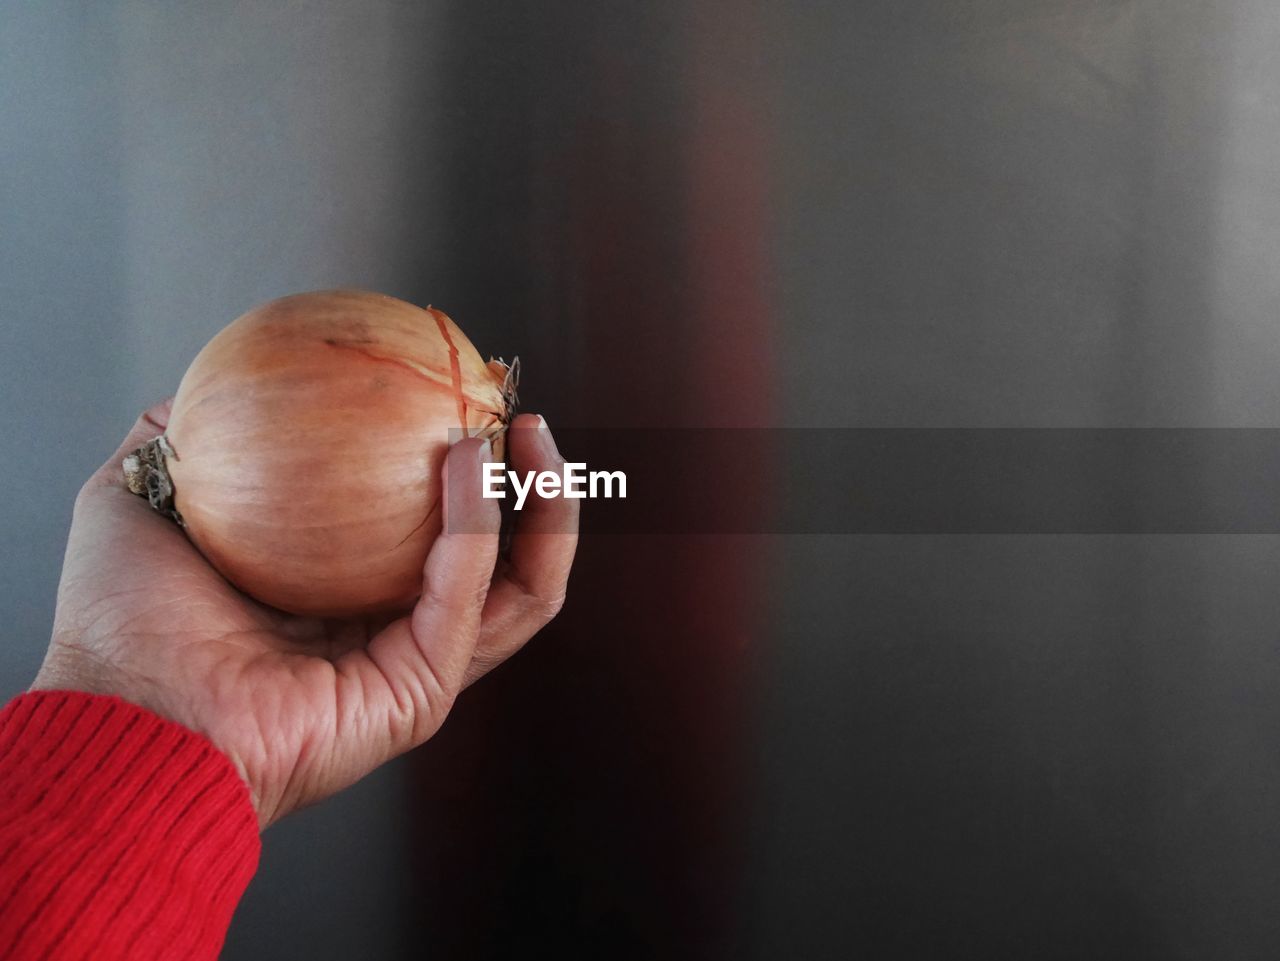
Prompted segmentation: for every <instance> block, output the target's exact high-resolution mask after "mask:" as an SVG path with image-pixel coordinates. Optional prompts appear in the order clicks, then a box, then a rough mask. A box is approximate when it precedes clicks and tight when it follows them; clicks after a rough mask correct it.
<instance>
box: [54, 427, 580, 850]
mask: <svg viewBox="0 0 1280 961" xmlns="http://www.w3.org/2000/svg"><path fill="white" fill-rule="evenodd" d="M162 428H163V421H162V420H159V421H158V422H157V420H156V419H154V418H153V426H151V428H150V430H149V436H154V435H155V434H156V433H159V432H160V430H161V429H162ZM526 433H527V432H526ZM141 435H148V430H147V428H146V426H143V427H142V428H141V430H135V432H134V434H131V435H130V438H129V440H127V441H126V445H125V446H124V447H122V452H123V451H124V450H126V449H128V448H129V445H130V444H133V445H134V446H136V443H140V442H141V441H139V440H138V436H141ZM143 439H146V436H143ZM513 447H516V448H523V453H524V454H525V455H526V457H527V458H528V459H529V460H532V461H539V460H545V459H546V458H547V456H548V455H547V453H546V452H545V451H543V452H541V454H539V452H538V451H536V450H535V449H534V447H533V445H532V442H531V441H529V440H525V441H520V440H518V439H515V442H514V443H513ZM552 450H554V449H553V448H552ZM118 456H119V455H118ZM451 456H452V455H451ZM471 456H472V458H473V460H474V461H475V464H476V473H477V475H478V470H479V466H478V465H479V461H478V459H476V458H475V455H474V453H473V454H472V455H471ZM517 456H518V455H517ZM117 461H118V457H117ZM113 466H116V465H113V463H111V462H109V463H108V465H107V466H106V467H104V468H103V470H102V471H100V472H99V474H98V475H95V478H94V479H93V480H91V481H90V483H89V484H88V485H86V487H85V489H84V490H83V491H82V492H81V497H80V499H79V501H78V502H77V507H76V516H75V521H74V523H73V525H72V532H71V537H70V541H69V543H68V547H67V556H66V560H65V563H64V567H63V578H62V584H61V586H60V588H59V598H58V610H57V616H56V618H55V623H54V637H53V644H52V645H51V648H50V654H49V657H48V658H47V659H46V663H45V667H44V668H43V669H42V671H41V676H40V677H39V678H38V679H37V686H41V687H64V686H71V687H78V688H81V689H89V690H94V691H96V692H99V693H119V694H122V696H125V697H126V698H127V699H129V700H133V701H134V702H136V703H139V704H141V705H142V706H144V707H147V708H150V709H151V710H153V711H155V712H156V713H158V714H161V715H162V716H165V717H168V718H170V719H172V720H175V721H177V722H178V723H180V724H183V725H185V726H187V727H189V728H192V729H193V730H197V731H200V732H202V733H204V734H205V735H206V736H208V737H209V738H210V740H211V741H213V743H214V744H215V745H217V746H218V747H219V748H220V749H222V750H223V751H224V752H225V753H226V754H227V755H228V756H229V757H230V758H231V760H232V761H233V763H234V764H235V765H236V766H237V768H238V769H239V770H240V772H241V774H242V776H243V777H244V778H245V780H246V782H247V783H248V785H249V786H250V790H251V792H252V794H253V799H254V803H255V806H256V808H257V810H258V812H259V817H260V820H261V821H262V823H263V824H264V825H265V824H268V823H270V822H272V821H274V820H276V819H277V818H278V817H280V816H281V815H282V814H284V813H287V812H288V811H290V810H293V809H296V808H297V807H299V806H302V805H305V804H307V803H310V802H312V801H315V800H318V799H320V798H322V797H324V796H326V795H328V794H330V793H332V792H333V791H336V790H338V789H340V788H342V787H344V786H346V785H348V784H350V783H351V782H353V781H355V780H357V779H358V778H360V777H361V776H363V775H364V774H365V773H367V772H368V771H370V770H371V769H373V768H374V767H376V766H377V765H378V764H380V763H382V762H383V761H385V760H387V759H388V758H390V757H392V756H394V755H395V754H398V753H400V752H402V751H404V750H406V749H407V748H408V747H411V746H413V745H415V744H418V743H421V742H422V741H423V740H425V739H426V738H428V737H430V736H431V735H432V734H433V733H435V731H436V730H437V729H438V728H439V726H440V724H441V723H442V722H443V720H444V717H445V715H446V714H447V713H448V710H449V708H450V706H451V704H452V700H453V697H454V696H456V694H457V693H458V691H459V690H460V689H461V688H462V687H463V686H465V685H466V684H467V683H468V682H469V681H470V680H472V679H474V678H475V677H476V676H478V675H479V674H481V673H483V672H484V670H485V669H487V668H488V667H489V666H492V664H495V663H497V662H499V661H501V660H502V659H504V658H505V657H506V656H507V655H509V654H510V653H511V652H512V651H514V650H515V649H517V648H518V647H519V646H520V645H521V644H522V643H523V641H524V640H525V639H526V638H527V636H528V635H530V634H532V633H533V632H534V631H535V630H536V629H537V627H538V626H540V624H541V623H543V622H545V620H546V619H547V618H548V617H549V616H550V614H552V613H554V609H555V608H556V607H557V606H558V599H559V597H560V596H561V595H562V593H563V580H564V575H566V574H567V567H568V562H569V559H571V557H572V552H573V535H572V534H571V533H570V531H571V529H572V526H573V525H572V520H573V519H572V517H569V516H567V515H563V511H565V510H571V509H572V507H571V502H564V501H560V502H558V505H559V506H556V507H553V505H552V504H551V502H544V503H543V504H542V505H541V507H542V509H543V511H544V512H545V513H544V514H543V516H542V517H541V523H539V518H538V516H537V514H536V512H535V514H534V515H533V522H532V523H530V524H527V525H526V528H527V529H526V530H525V531H524V532H523V542H522V543H518V544H517V545H516V547H515V551H514V552H513V558H512V563H513V564H514V565H516V566H518V567H521V568H522V569H521V570H520V571H519V572H518V574H519V576H512V577H502V576H499V577H497V578H495V579H494V581H493V583H492V585H491V586H490V587H489V589H488V591H487V592H485V591H483V590H481V591H476V590H475V589H474V582H475V581H476V580H477V579H478V578H482V579H483V581H487V580H488V578H489V577H490V574H491V573H492V571H493V570H494V566H495V560H496V523H497V522H496V507H495V506H494V505H493V502H489V503H488V504H481V503H478V502H474V501H473V502H465V499H464V502H465V503H464V506H463V508H462V509H466V507H467V506H470V507H471V508H474V509H476V510H479V511H485V512H491V513H486V514H485V516H484V518H482V519H481V520H482V521H483V523H481V525H480V526H479V527H477V526H475V525H474V524H468V525H467V527H468V529H473V530H487V531H489V533H487V534H469V535H449V536H447V537H442V538H441V540H440V541H438V542H437V547H436V548H433V550H432V557H431V558H430V559H429V560H428V565H427V572H426V584H425V591H426V594H427V598H425V599H424V600H423V601H421V602H419V604H418V605H417V607H415V609H414V610H413V611H411V612H407V613H405V614H404V615H402V616H399V617H392V616H382V617H370V618H354V619H347V620H334V619H321V618H313V617H296V616H293V615H289V614H285V613H283V612H281V611H278V610H275V609H273V608H269V607H266V606H264V605H262V604H259V603H257V602H255V601H253V600H252V599H251V598H249V597H247V596H246V595H244V594H242V593H240V592H239V591H237V590H236V589H235V588H233V587H232V586H231V585H230V584H228V583H227V582H226V581H225V580H223V578H222V577H221V576H220V575H219V574H218V573H217V572H216V571H215V570H213V568H211V567H210V566H209V565H208V563H207V562H206V561H205V560H204V558H203V557H202V556H201V555H200V553H199V552H198V551H197V550H196V549H195V548H194V547H193V546H192V544H191V542H190V541H189V540H188V539H187V537H186V535H185V534H184V533H183V532H182V531H181V530H180V529H179V528H178V527H177V526H176V525H174V524H172V523H171V522H169V521H167V520H165V519H164V518H162V517H160V516H159V515H157V514H155V513H154V512H152V511H151V509H150V508H149V507H148V506H147V505H146V503H145V502H144V501H142V500H141V499H139V498H136V497H134V496H133V495H131V494H129V493H128V492H127V491H126V490H125V489H124V487H123V486H122V485H121V484H120V483H119V481H118V477H119V474H118V473H116V474H115V475H114V477H113V476H112V474H111V470H112V468H113ZM454 476H458V475H457V474H455V475H454ZM476 486H477V487H478V484H477V485H476ZM456 500H457V499H456V498H455V501H456ZM477 500H478V499H477ZM451 509H452V508H451ZM553 510H557V511H559V512H560V514H561V516H555V517H552V516H551V512H552V511H553ZM539 528H541V530H540V529H539ZM517 541H521V536H518V537H517ZM446 542H449V543H446ZM442 545H443V546H442ZM566 549H567V552H568V553H567V555H566V554H565V550H566ZM550 551H554V552H555V553H556V556H557V557H559V558H562V561H561V562H560V563H559V564H558V565H557V564H555V563H553V559H552V557H551V554H550V553H549V552H550ZM521 553H522V554H523V555H524V556H523V558H520V557H517V556H516V555H517V554H521ZM521 560H523V562H524V563H523V564H521V563H520V561H521ZM433 568H434V571H433ZM539 578H541V581H540V580H539ZM482 583H483V582H482ZM468 584H471V586H470V587H469V586H468ZM531 584H532V585H534V589H531V588H530V585H531ZM539 584H541V585H542V586H539ZM477 597H478V598H479V600H477ZM470 608H475V609H474V610H472V609H470Z"/></svg>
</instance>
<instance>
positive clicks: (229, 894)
mask: <svg viewBox="0 0 1280 961" xmlns="http://www.w3.org/2000/svg"><path fill="white" fill-rule="evenodd" d="M259 846H260V845H259V840H258V821H257V817H256V815H255V814H254V811H253V807H252V806H251V804H250V803H249V792H248V789H247V787H246V786H245V784H244V782H243V781H242V780H241V779H240V776H239V775H238V774H237V773H236V770H235V768H234V767H232V765H231V762H230V761H229V760H228V759H227V758H226V756H225V755H223V754H222V753H221V752H219V751H218V750H217V749H216V748H215V747H214V746H213V745H212V744H211V743H210V742H209V741H208V740H206V739H205V738H203V737H201V736H200V735H199V734H196V733H194V732H192V731H189V730H187V729H186V728H184V727H181V726H179V725H177V724H174V723H172V722H170V721H166V720H164V719H162V718H160V717H158V716H156V715H154V714H152V713H150V712H149V711H145V710H143V709H142V708H139V707H135V706H134V705H132V704H129V703H127V702H125V701H122V700H120V699H119V698H116V697H100V696H96V695H91V694H80V693H70V692H63V691H42V692H35V693H31V694H24V695H22V696H21V697H18V698H16V699H14V700H13V701H11V702H10V703H9V705H8V706H7V707H5V708H4V710H3V711H0V958H3V959H5V961H37V959H39V961H74V959H80V958H85V959H88V958H92V959H94V961H123V959H135V958H136V959H139V961H142V959H146V961H162V959H179V958H181V959H183V961H194V959H211V958H215V957H217V954H218V950H219V949H220V948H221V947H222V942H223V938H224V937H225V936H226V932H227V926H228V925H229V924H230V922H231V913H232V912H233V911H234V910H235V906H236V904H237V902H238V901H239V900H240V895H241V894H242V893H243V892H244V889H245V886H246V885H247V884H248V883H249V878H250V877H252V876H253V872H254V870H255V869H256V868H257V865H258V852H259Z"/></svg>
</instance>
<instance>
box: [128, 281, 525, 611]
mask: <svg viewBox="0 0 1280 961" xmlns="http://www.w3.org/2000/svg"><path fill="white" fill-rule="evenodd" d="M515 373H516V368H515V367H514V365H513V367H512V368H508V367H507V365H506V364H504V363H502V361H500V360H498V361H490V362H489V363H488V364H486V363H485V362H484V361H483V360H482V359H481V357H480V355H479V354H478V353H477V352H476V349H475V348H474V347H473V346H471V342H470V341H469V340H467V338H466V336H465V335H464V334H463V333H462V331H461V330H459V329H458V327H457V326H456V325H455V324H454V323H453V321H452V320H450V319H449V318H448V317H447V316H446V315H445V314H443V313H442V312H441V311H438V310H434V309H432V308H430V307H428V308H426V309H425V310H423V309H422V308H420V307H415V306H414V305H412V304H408V303H405V302H404V301H401V300H396V299H395V298H394V297H387V296H384V295H382V294H375V293H369V292H366V291H358V290H330V291H320V292H316V293H309V294H298V295H296V296H293V297H284V298H282V299H280V300H274V301H271V302H270V303H267V304H264V305H262V306H260V307H256V308H254V309H253V310H251V311H249V313H247V314H245V315H244V316H243V317H241V318H239V319H238V320H236V321H235V322H233V323H232V324H231V325H230V326H228V327H227V328H225V329H224V330H223V331H222V332H221V333H219V334H218V335H217V336H215V337H214V338H213V340H211V341H210V342H209V343H208V344H207V345H206V346H205V348H204V349H203V350H202V351H200V353H199V355H198V356H197V357H196V359H195V360H194V361H193V362H192V364H191V367H190V368H189V369H188V370H187V372H186V375H185V376H184V377H183V378H182V383H181V385H180V386H179V388H178V393H177V396H176V397H175V398H174V403H173V411H172V414H171V415H170V418H169V424H168V427H167V429H166V430H165V433H164V436H163V437H161V438H158V439H157V440H155V441H152V442H151V443H150V444H148V445H147V446H146V447H144V448H141V449H139V450H138V451H135V452H134V454H133V455H131V456H130V457H129V458H128V459H127V460H126V463H125V472H126V477H127V478H128V481H129V486H130V488H131V489H133V490H134V491H135V492H137V493H146V494H148V495H149V497H150V500H151V502H152V505H153V506H154V507H156V508H157V509H160V510H162V511H164V512H166V513H168V514H170V516H172V517H174V518H175V519H176V520H178V521H179V523H181V524H182V525H183V527H185V529H186V532H187V534H188V535H189V536H190V538H191V540H192V542H193V543H194V544H195V545H196V547H198V548H199V549H200V551H201V553H203V554H204V556H205V557H206V558H208V560H209V562H210V563H211V564H213V566H214V567H215V568H217V569H218V571H220V572H221V573H222V575H223V576H224V577H226V579H227V580H228V581H230V582H231V583H232V584H234V585H235V586H236V587H238V588H240V589H241V590H242V591H244V592H245V593H247V594H249V595H251V596H252V597H255V598H257V599H258V600H260V601H263V602H264V603H267V604H270V605H272V606H274V607H278V608H280V609H282V610H285V611H290V612H292V613H295V614H309V615H321V616H334V617H337V616H342V617H345V616H351V615H357V614H365V613H373V612H380V611H393V610H400V609H403V608H406V607H408V606H409V605H411V604H412V602H413V601H414V600H415V599H416V598H417V596H418V595H419V594H420V593H421V589H422V566H423V562H424V561H425V559H426V554H427V549H428V548H429V547H430V546H431V543H432V542H433V541H434V540H435V539H436V537H437V536H438V535H439V533H440V525H441V515H442V504H441V493H442V484H441V473H442V470H443V463H444V457H445V454H446V452H447V451H448V448H449V444H450V441H451V437H450V429H451V428H453V429H454V431H455V433H454V435H453V438H452V439H454V440H456V439H457V438H458V437H459V436H480V437H485V438H489V439H491V440H494V441H495V442H496V443H500V442H501V440H502V436H503V432H504V431H505V429H506V425H507V423H508V421H509V420H510V418H511V415H512V413H513V408H514V400H515V397H514V381H515ZM459 429H460V431H461V434H459V433H458V430H459ZM499 459H501V457H500V454H499Z"/></svg>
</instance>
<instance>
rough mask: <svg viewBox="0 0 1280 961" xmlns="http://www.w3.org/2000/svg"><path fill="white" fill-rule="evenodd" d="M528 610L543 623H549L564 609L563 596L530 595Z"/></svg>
mask: <svg viewBox="0 0 1280 961" xmlns="http://www.w3.org/2000/svg"><path fill="white" fill-rule="evenodd" d="M527 597H528V602H527V603H528V605H529V609H530V610H531V611H532V612H533V613H534V614H536V615H537V616H538V617H539V618H540V619H541V620H543V621H550V620H551V619H552V618H554V617H555V616H556V615H557V614H559V613H560V611H561V610H563V608H564V594H553V595H551V596H549V597H546V596H542V595H538V594H530V595H527Z"/></svg>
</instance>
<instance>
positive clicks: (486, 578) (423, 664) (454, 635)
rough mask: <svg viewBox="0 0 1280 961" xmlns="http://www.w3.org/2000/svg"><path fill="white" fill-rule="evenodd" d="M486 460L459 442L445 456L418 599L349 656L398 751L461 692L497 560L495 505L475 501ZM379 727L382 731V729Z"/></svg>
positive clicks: (475, 444) (436, 722)
mask: <svg viewBox="0 0 1280 961" xmlns="http://www.w3.org/2000/svg"><path fill="white" fill-rule="evenodd" d="M491 457H492V454H491V452H490V450H489V445H488V444H487V443H485V442H483V441H480V440H478V439H470V440H464V441H460V442H459V443H457V444H455V445H454V446H453V447H452V448H451V449H450V451H449V455H448V457H447V459H446V462H445V467H444V473H443V481H444V486H445V491H444V494H443V497H442V500H443V504H444V514H445V516H444V522H443V525H442V530H441V533H440V536H439V537H438V538H437V539H436V541H435V543H434V544H432V545H431V550H430V552H429V553H428V555H427V560H426V564H425V566H424V569H423V585H422V597H421V599H419V601H418V602H417V604H416V605H415V606H414V609H413V612H412V613H411V614H409V615H408V616H407V617H403V618H400V619H399V620H398V621H395V622H393V623H392V624H390V625H388V626H387V627H386V628H385V629H384V630H383V631H382V632H381V633H380V634H379V635H378V636H377V637H375V638H374V639H373V640H372V641H371V642H370V643H369V647H368V650H367V654H366V652H364V651H358V652H353V653H352V655H349V660H348V667H349V668H354V669H355V672H356V674H357V675H359V674H361V673H362V672H366V671H367V669H368V668H369V667H370V666H372V668H373V678H369V677H365V678H363V679H362V680H360V682H359V688H360V690H361V692H362V693H363V695H364V696H365V697H366V699H368V698H370V697H371V695H372V694H374V693H375V692H376V694H377V695H378V697H377V698H376V699H374V700H372V701H369V702H368V703H369V706H370V707H372V708H374V709H375V710H381V711H383V712H385V713H387V714H390V715H391V716H392V717H396V716H397V715H399V716H400V717H401V719H402V720H403V719H405V718H404V717H403V715H404V708H405V707H406V706H407V707H409V709H410V717H409V718H407V720H408V721H409V724H408V725H395V724H392V725H388V726H389V727H391V728H392V729H395V728H396V727H401V729H402V730H403V734H404V737H405V740H407V742H408V743H404V742H401V743H399V744H397V745H395V749H396V751H397V752H398V751H402V750H405V749H406V748H408V747H412V746H414V745H416V744H420V743H421V742H422V741H424V740H426V739H427V738H428V737H430V736H431V734H433V733H434V732H435V730H436V729H437V728H439V726H440V724H441V723H442V722H443V721H444V717H445V715H446V714H447V713H448V712H449V709H450V708H451V707H452V705H453V699H454V698H455V697H456V696H457V694H458V692H459V691H460V690H461V689H462V685H463V681H464V679H465V677H466V672H467V666H468V665H469V664H470V663H471V658H472V656H473V655H474V653H475V649H476V643H477V641H478V640H479V636H480V614H481V611H482V610H483V608H484V602H485V597H486V596H487V594H488V589H489V583H490V580H491V579H492V577H493V567H494V563H495V562H496V560H497V557H498V526H499V520H500V518H499V512H498V506H497V503H496V502H495V501H493V500H486V499H484V498H482V496H481V484H480V476H481V467H482V465H483V464H484V463H486V462H488V461H489V460H490V459H491ZM381 729H383V730H385V729H387V728H386V727H382V728H381Z"/></svg>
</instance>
